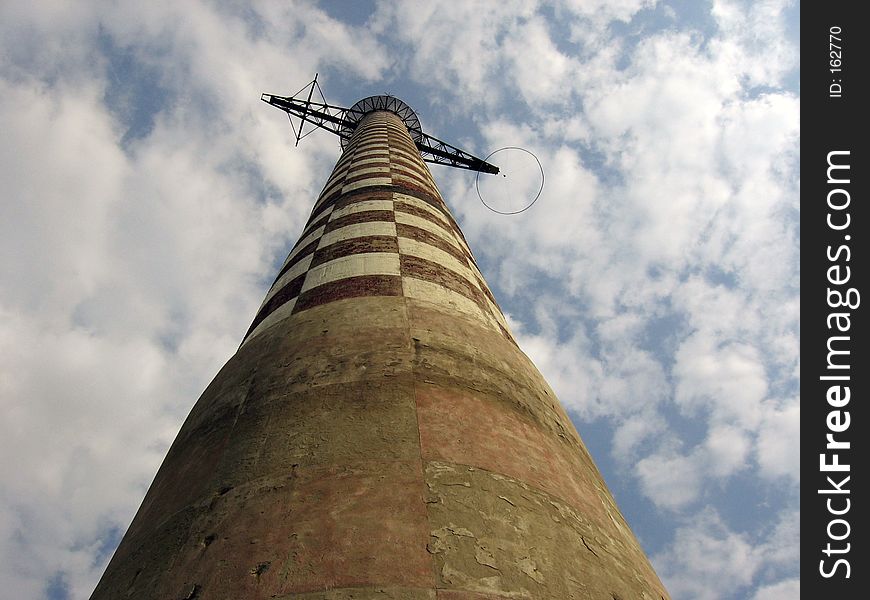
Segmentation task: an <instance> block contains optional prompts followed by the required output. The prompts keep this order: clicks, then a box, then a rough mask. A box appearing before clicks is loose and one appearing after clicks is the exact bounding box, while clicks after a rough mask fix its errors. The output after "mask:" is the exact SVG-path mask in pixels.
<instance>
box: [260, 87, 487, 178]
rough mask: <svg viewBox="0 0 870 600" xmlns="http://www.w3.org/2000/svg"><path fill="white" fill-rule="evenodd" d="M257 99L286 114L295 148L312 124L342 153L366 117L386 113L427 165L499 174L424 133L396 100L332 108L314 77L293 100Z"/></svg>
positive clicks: (373, 98) (380, 99)
mask: <svg viewBox="0 0 870 600" xmlns="http://www.w3.org/2000/svg"><path fill="white" fill-rule="evenodd" d="M315 89H316V90H317V92H318V94H319V95H320V98H321V100H322V102H316V101H313V100H312V97H313V95H314V91H315ZM303 98H304V99H303ZM260 99H261V100H262V101H263V102H266V103H267V104H271V105H272V106H274V107H276V108H280V109H281V110H283V111H284V112H286V113H287V116H288V118H290V127H292V128H293V133H294V134H295V136H296V145H297V146H298V145H299V141H300V140H301V139H302V138H304V137H306V136H307V135H309V134H310V133H311V132H312V131H314V130H313V129H312V130H311V131H308V132H307V133H303V128H304V127H305V123H311V124H312V125H315V126H316V127H319V128H320V129H325V130H326V131H329V132H332V133H334V134H335V135H337V136H338V137H339V139H340V141H341V148H342V150H343V149H345V148H346V147H347V144H348V142H349V141H350V137H351V135H353V132H354V130H355V129H356V127H357V125H358V124H359V122H360V121H361V120H362V118H363V117H364V116H365V115H367V114H368V113H370V112H374V111H377V110H386V111H389V112H391V113H394V114H396V115H398V116H399V117H400V118H401V119H402V122H403V123H405V126H406V127H407V128H408V132H409V133H410V134H411V139H413V140H414V143H415V145H416V146H417V149H418V150H419V151H420V154H421V156H422V158H423V160H425V161H426V162H429V163H434V164H439V165H447V166H450V167H456V168H458V169H468V170H470V171H479V172H481V173H491V174H493V175H495V174H497V173H498V171H499V169H498V167H496V166H495V165H492V164H490V163H488V162H486V161H485V160H483V159H480V158H478V157H476V156H474V155H472V154H469V153H468V152H465V151H464V150H460V149H459V148H457V147H456V146H453V145H451V144H448V143H447V142H444V141H442V140H439V139H438V138H436V137H432V136H431V135H428V134H426V133H424V132H423V130H422V128H421V126H420V119H419V118H418V117H417V113H415V112H414V110H413V109H412V108H411V107H410V106H408V105H407V104H405V103H404V102H402V101H401V100H399V99H398V98H396V97H395V96H390V95H388V94H383V95H380V96H369V97H368V98H363V99H362V100H360V101H358V102H357V103H355V104H354V105H353V106H351V107H350V108H344V107H341V106H335V105H332V104H328V103H327V102H326V98H325V97H324V96H323V90H322V89H321V88H320V84H319V83H317V75H315V76H314V80H313V81H312V82H311V83H309V84H308V85H306V86H305V87H303V88H302V89H301V90H299V91H298V92H296V94H294V95H293V96H276V95H274V94H263V95H262V96H260ZM293 117H298V118H299V129H298V130H297V128H296V126H295V125H294V124H293Z"/></svg>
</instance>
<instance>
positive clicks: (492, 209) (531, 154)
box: [474, 146, 544, 215]
mask: <svg viewBox="0 0 870 600" xmlns="http://www.w3.org/2000/svg"><path fill="white" fill-rule="evenodd" d="M502 150H520V151H522V152H525V153H526V154H528V155H530V156H531V157H532V158H534V159H535V162H536V163H538V169H540V170H541V187H540V188H539V189H538V193H537V194H535V197H534V198H532V201H531V202H529V203H528V204H527V205H526V206H525V208H521V209H520V210H513V211H503V210H497V209H495V208H493V207H491V206H490V205H489V204H487V203H486V200H484V199H483V196H481V195H480V173H481V172H480V171H478V172H477V176H476V177H475V178H474V187H475V189H476V190H477V197H478V198H479V199H480V201H481V203H483V205H484V206H485V207H487V208H488V209H489V210H491V211H492V212H494V213H498V214H500V215H518V214H520V213H521V212H525V211H527V210H529V209H530V208H531V207H532V205H533V204H534V203H535V202H537V201H538V198H540V197H541V192H543V191H544V167H543V166H542V165H541V161H539V160H538V157H537V156H535V154H534V152H531V151H530V150H526V149H525V148H520V147H519V146H505V147H504V148H499V149H498V150H493V151H492V152H490V153H489V156H487V157H486V158H484V159H483V162H489V159H490V157H491V156H492V155H493V154H497V153H499V152H501V151H502Z"/></svg>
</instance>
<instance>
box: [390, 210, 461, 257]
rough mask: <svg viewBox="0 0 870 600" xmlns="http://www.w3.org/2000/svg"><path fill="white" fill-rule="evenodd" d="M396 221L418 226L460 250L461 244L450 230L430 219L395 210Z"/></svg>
mask: <svg viewBox="0 0 870 600" xmlns="http://www.w3.org/2000/svg"><path fill="white" fill-rule="evenodd" d="M396 223H403V224H405V225H412V226H414V227H419V228H420V229H423V230H425V231H428V232H429V233H431V234H433V235H437V236H438V237H440V238H441V239H442V240H444V241H445V242H447V243H448V244H452V245H453V246H454V247H455V248H456V249H457V250H459V251H460V252H461V251H462V246H461V245H460V244H459V241H458V240H457V239H456V236H455V235H453V233H452V232H450V231H447V230H445V229H444V228H443V227H439V226H438V225H436V224H435V223H433V222H432V221H428V220H426V219H424V218H423V217H418V216H417V215H412V214H409V213H403V212H402V211H400V210H397V211H396Z"/></svg>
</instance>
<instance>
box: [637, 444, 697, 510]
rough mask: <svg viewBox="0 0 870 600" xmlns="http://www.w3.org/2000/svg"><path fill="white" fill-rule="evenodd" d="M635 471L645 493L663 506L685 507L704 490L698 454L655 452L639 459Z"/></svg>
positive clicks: (674, 508) (658, 504)
mask: <svg viewBox="0 0 870 600" xmlns="http://www.w3.org/2000/svg"><path fill="white" fill-rule="evenodd" d="M635 471H636V473H637V476H638V478H639V479H640V486H641V489H642V490H643V493H644V494H645V495H646V496H647V497H649V498H650V499H651V500H653V502H655V504H656V505H657V506H660V507H662V508H667V509H670V510H678V509H682V508H684V507H686V506H688V505H689V504H691V503H693V502H694V501H695V500H697V498H698V495H699V494H700V493H701V484H702V479H703V475H702V473H701V468H700V465H699V464H698V460H697V459H696V458H695V457H692V456H684V455H681V454H678V453H676V452H670V451H669V452H664V453H659V454H653V455H650V456H647V457H645V458H643V459H641V460H640V461H638V463H637V465H636V467H635Z"/></svg>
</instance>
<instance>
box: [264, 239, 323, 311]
mask: <svg viewBox="0 0 870 600" xmlns="http://www.w3.org/2000/svg"><path fill="white" fill-rule="evenodd" d="M313 258H314V253H313V252H312V253H311V254H309V255H308V256H306V257H305V258H303V259H302V260H300V261H299V262H298V263H296V264H295V265H293V266H292V267H290V269H288V270H287V272H286V273H284V274H283V275H281V279H279V280H278V281H276V282H275V283H274V284H273V285H272V287H271V288H270V289H269V292H268V293H267V294H266V297H265V298H264V299H263V303H262V304H261V305H260V308H263V306H265V305H266V302H268V301H269V300H270V299H271V298H272V296H274V295H275V294H277V293H278V291H279V290H280V289H281V288H283V287H284V286H285V285H287V284H288V283H290V282H291V281H293V280H294V279H296V278H297V277H299V276H300V275H302V274H303V273H304V272H305V271H307V270H308V267H309V265H311V260H312V259H313Z"/></svg>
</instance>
